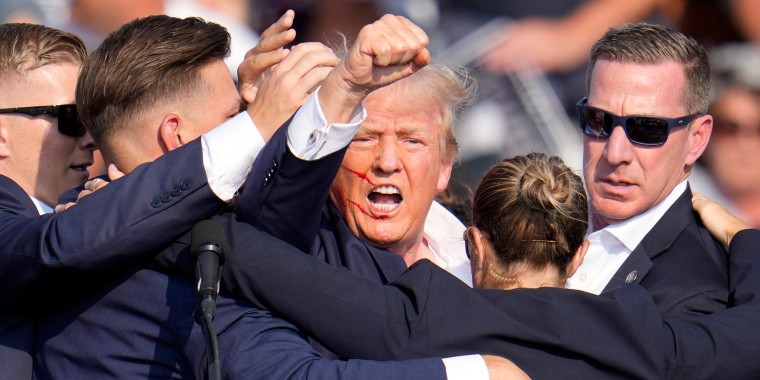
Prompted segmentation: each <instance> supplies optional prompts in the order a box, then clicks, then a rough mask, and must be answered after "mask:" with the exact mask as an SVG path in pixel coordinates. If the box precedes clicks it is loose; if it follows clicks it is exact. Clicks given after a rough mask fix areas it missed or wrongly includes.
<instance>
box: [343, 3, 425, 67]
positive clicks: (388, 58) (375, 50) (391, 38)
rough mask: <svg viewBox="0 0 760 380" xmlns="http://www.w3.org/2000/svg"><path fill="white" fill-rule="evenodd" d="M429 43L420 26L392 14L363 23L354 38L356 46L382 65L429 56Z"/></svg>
mask: <svg viewBox="0 0 760 380" xmlns="http://www.w3.org/2000/svg"><path fill="white" fill-rule="evenodd" d="M428 43H429V40H428V37H427V34H425V32H424V31H423V30H422V29H421V28H420V27H418V26H417V25H415V24H413V23H412V22H411V21H409V20H408V19H406V18H405V17H401V16H392V15H385V16H383V17H382V18H380V20H378V21H376V22H374V23H372V24H371V25H368V26H365V27H364V28H363V29H362V31H361V32H359V37H357V45H359V47H360V48H363V49H365V50H364V53H365V54H368V55H370V56H371V57H372V59H373V63H374V64H375V65H376V66H381V67H385V66H390V65H397V64H407V63H410V62H412V60H413V59H414V58H415V57H417V56H418V55H420V54H422V55H427V56H429V53H427V52H426V51H427V49H426V47H427V45H428ZM423 51H425V53H423ZM422 63H423V65H424V64H425V63H427V62H422Z"/></svg>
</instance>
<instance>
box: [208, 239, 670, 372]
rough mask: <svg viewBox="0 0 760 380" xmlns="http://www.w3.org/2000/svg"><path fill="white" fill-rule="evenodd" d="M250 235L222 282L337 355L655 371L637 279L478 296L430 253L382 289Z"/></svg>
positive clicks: (648, 305)
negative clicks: (481, 356) (603, 287)
mask: <svg viewBox="0 0 760 380" xmlns="http://www.w3.org/2000/svg"><path fill="white" fill-rule="evenodd" d="M249 236H251V237H252V240H251V242H249V243H247V244H246V243H243V244H239V243H241V242H238V244H236V245H235V247H256V248H251V249H245V250H239V249H236V250H235V251H234V252H232V253H231V254H230V255H228V257H227V259H228V261H227V264H226V265H225V268H224V271H225V272H224V274H223V275H222V281H223V284H224V286H225V288H226V289H227V290H228V291H230V292H232V293H233V294H237V295H240V296H243V297H244V298H246V299H249V300H256V302H259V305H261V306H264V307H267V308H269V309H271V310H273V311H274V312H276V313H278V314H279V315H283V316H285V317H286V318H287V319H288V320H289V321H291V322H293V323H294V324H295V325H296V326H298V327H299V328H301V329H303V330H304V331H305V332H306V333H307V334H308V335H309V336H313V337H315V338H316V339H317V340H319V341H320V343H322V344H324V345H325V347H327V348H328V349H330V350H331V351H333V352H335V353H337V354H338V355H340V356H342V357H354V358H363V359H371V360H399V359H413V358H422V357H428V356H456V355H462V354H472V353H490V354H498V355H501V356H504V357H506V358H508V359H510V360H513V361H514V362H515V363H516V364H517V365H518V366H519V367H520V368H522V369H523V370H524V371H526V372H527V373H528V374H529V375H531V376H535V377H537V378H557V377H559V376H561V375H562V374H563V373H565V374H566V373H574V374H577V375H578V376H579V377H586V378H599V376H608V377H609V376H610V375H612V376H620V377H638V378H660V377H662V374H663V367H664V364H663V357H664V353H663V352H662V346H663V343H662V325H661V320H660V318H659V314H658V312H657V310H656V308H655V306H654V303H653V302H652V300H651V297H649V295H648V294H647V293H646V291H645V290H644V289H642V288H640V287H638V286H631V287H627V289H628V290H627V291H626V292H623V293H622V294H621V293H618V294H616V295H614V296H606V297H598V296H594V295H591V294H586V293H582V292H577V291H570V290H565V289H542V290H540V291H520V292H504V291H491V292H476V291H473V290H472V289H471V288H469V287H467V286H466V285H464V284H463V283H462V282H461V281H459V280H458V279H456V278H454V277H453V276H451V275H449V274H448V273H446V272H445V271H443V270H442V269H440V268H438V267H436V266H435V265H433V264H432V263H430V262H429V261H426V260H424V261H420V262H418V263H417V264H415V265H413V266H412V267H411V268H410V269H409V270H408V271H407V272H405V273H404V274H403V275H402V276H401V277H400V278H399V279H397V281H395V282H393V283H391V284H390V285H389V286H382V285H379V284H376V283H373V282H370V281H368V280H366V279H363V278H361V277H360V276H358V275H356V274H354V273H351V272H350V271H348V270H345V269H343V268H334V267H331V266H329V265H326V264H324V263H321V262H319V261H317V260H314V259H313V258H311V257H308V256H306V255H302V254H299V253H298V252H296V251H295V250H294V249H293V248H292V247H288V246H287V245H286V244H283V243H282V242H280V241H277V240H276V239H271V237H267V236H266V234H261V235H260V236H256V235H255V234H249ZM272 253H276V254H272ZM584 310H585V312H584ZM336 321H338V322H337V323H336ZM597 325H598V326H597ZM621 325H623V326H630V327H629V328H621ZM597 327H598V328H597ZM613 348H614V349H613ZM568 371H571V372H568Z"/></svg>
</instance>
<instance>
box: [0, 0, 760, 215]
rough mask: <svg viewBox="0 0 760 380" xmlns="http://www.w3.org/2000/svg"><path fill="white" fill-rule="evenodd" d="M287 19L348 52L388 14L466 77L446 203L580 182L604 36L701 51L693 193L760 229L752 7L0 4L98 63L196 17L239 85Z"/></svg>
mask: <svg viewBox="0 0 760 380" xmlns="http://www.w3.org/2000/svg"><path fill="white" fill-rule="evenodd" d="M287 9H294V10H295V11H296V20H295V26H294V28H295V29H296V31H297V34H298V37H297V42H298V41H320V42H324V43H328V44H329V43H333V44H334V43H336V42H340V41H341V38H340V37H339V33H342V34H344V35H345V36H347V37H348V39H349V40H351V39H352V38H353V36H355V35H356V33H358V31H359V29H361V27H362V26H363V25H366V24H368V23H371V22H372V21H374V20H375V19H377V18H378V17H379V16H381V15H382V14H385V13H393V14H399V15H404V16H406V17H408V18H409V19H411V20H412V21H414V22H415V23H416V24H417V25H420V26H421V27H423V29H425V30H426V31H427V32H428V34H429V36H430V38H431V46H430V47H431V52H432V53H433V56H434V59H435V60H437V61H438V62H440V63H444V64H450V65H460V66H465V67H467V68H468V69H469V70H470V71H471V72H472V74H473V75H474V77H475V78H476V79H477V81H478V88H479V90H478V94H479V95H478V98H477V101H476V102H474V104H472V106H471V107H469V108H468V109H467V110H466V111H465V112H464V113H463V114H462V115H461V116H460V121H459V123H458V125H457V129H456V134H457V138H458V140H459V143H460V145H461V152H460V157H459V160H458V163H457V165H456V167H455V170H454V176H453V178H452V183H451V189H450V192H449V194H448V198H445V200H446V201H449V202H454V203H457V202H460V201H462V200H465V199H467V197H468V195H469V192H470V190H469V189H470V188H472V187H473V186H474V185H475V184H477V182H478V181H479V180H480V177H481V176H482V174H483V173H484V172H485V170H487V168H488V167H490V166H491V165H492V164H494V163H495V162H497V161H499V160H501V159H502V158H505V157H509V156H513V155H517V154H525V153H529V152H532V151H546V152H550V153H552V154H556V155H559V156H561V157H562V158H563V159H565V161H566V162H568V164H569V165H570V166H571V167H573V168H574V169H576V170H578V172H579V174H580V169H581V167H580V166H581V135H580V131H579V129H578V127H577V126H576V122H575V115H574V106H575V103H576V102H577V101H578V100H579V99H580V98H582V97H583V96H585V95H586V88H585V65H586V61H587V55H588V51H589V49H590V47H591V45H592V44H593V43H594V41H596V39H598V38H599V37H600V36H601V35H602V34H603V33H604V32H605V31H606V30H607V29H608V28H609V27H610V26H613V25H617V24H621V23H625V22H637V21H647V22H651V23H659V24H664V25H668V26H670V27H672V28H675V29H678V30H680V31H682V32H684V33H686V34H688V35H690V36H692V37H694V38H695V39H697V40H698V41H700V42H701V43H702V44H703V45H705V46H706V47H708V49H709V50H710V52H711V59H712V64H713V70H714V81H715V83H714V94H713V102H712V106H711V110H710V112H711V114H713V115H714V116H715V120H716V124H715V128H714V131H713V135H712V139H711V142H710V145H709V147H708V150H707V152H706V153H705V155H704V156H703V157H702V159H701V161H700V162H699V164H698V167H696V168H695V169H694V172H693V174H692V178H691V183H692V187H693V188H694V189H695V190H697V191H700V192H703V193H705V194H707V195H708V196H710V197H712V198H713V199H716V200H719V201H721V202H722V203H724V204H726V205H728V206H729V207H730V208H732V210H733V211H735V212H737V213H739V214H740V215H741V216H742V217H744V218H745V219H746V220H747V221H748V222H749V223H750V224H752V225H753V226H755V227H760V50H759V49H760V22H758V20H760V1H757V0H531V1H493V0H374V1H373V0H269V1H263V0H3V1H2V3H0V19H2V20H3V22H33V23H43V24H46V25H50V26H53V27H57V28H60V29H63V30H68V31H71V32H74V33H77V34H78V35H79V36H81V37H82V38H83V39H84V40H85V42H86V44H87V46H88V49H90V50H93V49H94V48H96V47H97V45H98V44H99V43H100V41H101V40H102V39H103V38H104V37H105V36H106V35H107V34H108V33H109V32H111V31H112V30H114V29H116V28H118V27H119V26H120V25H122V24H124V23H126V22H129V21H130V20H132V19H134V18H137V17H143V16H147V15H151V14H169V15H172V16H177V17H188V16H199V17H203V18H204V19H206V20H209V21H214V22H217V23H219V24H222V25H224V26H225V27H227V29H228V30H229V31H230V34H231V35H232V54H231V56H230V57H229V58H228V66H229V67H230V71H231V73H232V74H233V76H234V75H235V74H236V71H235V70H236V67H237V64H238V63H240V62H241V61H242V59H243V56H244V55H245V52H246V51H247V50H248V49H250V48H252V47H253V46H254V45H255V44H256V41H257V39H258V35H259V33H260V32H261V31H263V30H264V29H265V28H266V27H267V26H268V25H269V24H271V23H272V22H274V21H275V20H277V19H278V18H279V16H280V15H281V14H282V13H283V12H284V11H285V10H287ZM93 172H96V170H93Z"/></svg>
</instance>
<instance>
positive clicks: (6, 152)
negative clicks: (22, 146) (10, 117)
mask: <svg viewBox="0 0 760 380" xmlns="http://www.w3.org/2000/svg"><path fill="white" fill-rule="evenodd" d="M8 134H9V132H8V126H7V125H6V124H4V123H2V122H0V158H5V157H9V156H10V155H11V147H10V144H8Z"/></svg>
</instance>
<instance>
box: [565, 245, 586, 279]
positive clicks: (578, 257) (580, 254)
mask: <svg viewBox="0 0 760 380" xmlns="http://www.w3.org/2000/svg"><path fill="white" fill-rule="evenodd" d="M589 244H590V243H589V241H588V240H586V239H583V243H581V246H580V247H578V250H576V251H575V256H573V259H572V260H570V264H568V266H567V277H568V278H570V277H572V276H573V275H574V274H575V271H577V270H578V267H580V266H581V264H583V258H584V257H586V252H587V251H588V247H589Z"/></svg>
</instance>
